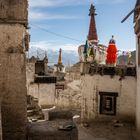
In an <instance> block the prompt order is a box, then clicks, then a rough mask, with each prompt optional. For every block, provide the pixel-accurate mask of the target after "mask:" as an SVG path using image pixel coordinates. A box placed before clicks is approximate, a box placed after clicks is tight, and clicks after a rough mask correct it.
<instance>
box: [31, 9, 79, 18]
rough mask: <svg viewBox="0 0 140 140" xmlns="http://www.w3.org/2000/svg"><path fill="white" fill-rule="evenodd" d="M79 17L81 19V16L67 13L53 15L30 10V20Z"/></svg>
mask: <svg viewBox="0 0 140 140" xmlns="http://www.w3.org/2000/svg"><path fill="white" fill-rule="evenodd" d="M77 18H78V19H79V18H80V17H76V16H67V15H52V14H47V13H43V12H38V11H34V10H31V11H30V12H29V19H30V20H54V19H77Z"/></svg>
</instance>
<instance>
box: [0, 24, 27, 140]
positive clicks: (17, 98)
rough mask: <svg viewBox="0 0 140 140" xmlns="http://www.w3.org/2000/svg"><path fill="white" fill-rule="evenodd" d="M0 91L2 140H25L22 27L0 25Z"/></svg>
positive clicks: (24, 75)
mask: <svg viewBox="0 0 140 140" xmlns="http://www.w3.org/2000/svg"><path fill="white" fill-rule="evenodd" d="M0 31H1V32H0V34H1V35H0V46H1V47H0V56H1V59H0V91H1V94H0V95H1V96H2V107H1V109H2V128H3V140H17V139H18V140H25V135H26V112H27V111H26V94H27V90H26V71H25V54H24V50H23V34H24V33H25V31H26V29H25V27H24V26H23V25H20V24H15V25H10V24H6V25H5V24H0Z"/></svg>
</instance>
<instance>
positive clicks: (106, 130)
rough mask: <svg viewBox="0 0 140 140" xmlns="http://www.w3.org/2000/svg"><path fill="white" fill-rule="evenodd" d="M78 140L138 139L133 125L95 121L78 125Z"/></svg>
mask: <svg viewBox="0 0 140 140" xmlns="http://www.w3.org/2000/svg"><path fill="white" fill-rule="evenodd" d="M78 129H79V140H140V139H136V133H135V128H134V125H132V124H129V123H123V126H120V127H114V125H113V123H105V122H98V123H97V122H95V123H93V124H90V126H89V127H83V126H82V125H78Z"/></svg>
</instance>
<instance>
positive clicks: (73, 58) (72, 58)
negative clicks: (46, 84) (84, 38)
mask: <svg viewBox="0 0 140 140" xmlns="http://www.w3.org/2000/svg"><path fill="white" fill-rule="evenodd" d="M45 54H47V56H48V60H49V64H50V65H53V64H56V63H57V62H58V55H59V51H54V50H51V49H48V50H43V49H40V48H37V47H30V49H29V52H27V57H28V58H31V57H32V56H35V57H37V56H38V57H39V58H40V59H43V58H44V56H45ZM62 61H63V64H64V65H72V64H75V63H77V62H78V61H79V57H78V52H76V51H73V50H62Z"/></svg>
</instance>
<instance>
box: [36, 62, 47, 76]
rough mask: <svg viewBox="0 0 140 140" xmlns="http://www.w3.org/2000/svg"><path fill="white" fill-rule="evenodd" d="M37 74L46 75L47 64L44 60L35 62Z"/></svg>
mask: <svg viewBox="0 0 140 140" xmlns="http://www.w3.org/2000/svg"><path fill="white" fill-rule="evenodd" d="M35 74H37V75H40V76H43V75H45V66H44V62H43V61H37V62H36V63H35Z"/></svg>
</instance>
